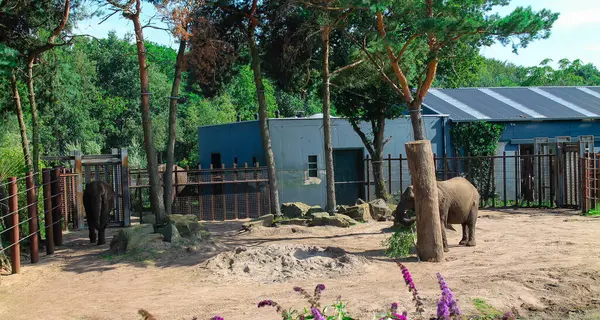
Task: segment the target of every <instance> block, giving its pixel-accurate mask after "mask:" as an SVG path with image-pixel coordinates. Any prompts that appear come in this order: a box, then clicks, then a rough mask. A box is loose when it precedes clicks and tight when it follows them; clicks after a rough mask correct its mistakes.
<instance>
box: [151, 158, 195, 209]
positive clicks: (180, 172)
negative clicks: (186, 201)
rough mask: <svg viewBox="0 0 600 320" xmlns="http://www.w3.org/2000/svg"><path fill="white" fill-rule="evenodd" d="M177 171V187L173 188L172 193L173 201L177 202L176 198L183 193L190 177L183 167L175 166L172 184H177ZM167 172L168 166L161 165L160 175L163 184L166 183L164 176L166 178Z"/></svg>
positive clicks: (159, 168)
mask: <svg viewBox="0 0 600 320" xmlns="http://www.w3.org/2000/svg"><path fill="white" fill-rule="evenodd" d="M175 170H177V185H178V186H177V187H173V189H172V192H171V201H174V200H175V196H176V195H177V194H179V193H181V191H182V190H183V189H184V188H185V185H186V184H187V182H188V175H187V171H185V169H183V168H182V167H179V166H177V165H173V173H172V178H171V179H172V183H173V184H175V181H176V179H175ZM165 171H167V165H166V164H164V163H163V164H160V165H159V166H158V173H159V178H160V181H161V183H163V181H164V176H165V174H164V173H165Z"/></svg>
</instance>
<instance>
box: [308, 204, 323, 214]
mask: <svg viewBox="0 0 600 320" xmlns="http://www.w3.org/2000/svg"><path fill="white" fill-rule="evenodd" d="M315 212H325V210H324V209H323V208H321V207H320V206H312V207H310V209H308V212H306V214H307V215H308V216H310V215H312V214H313V213H315Z"/></svg>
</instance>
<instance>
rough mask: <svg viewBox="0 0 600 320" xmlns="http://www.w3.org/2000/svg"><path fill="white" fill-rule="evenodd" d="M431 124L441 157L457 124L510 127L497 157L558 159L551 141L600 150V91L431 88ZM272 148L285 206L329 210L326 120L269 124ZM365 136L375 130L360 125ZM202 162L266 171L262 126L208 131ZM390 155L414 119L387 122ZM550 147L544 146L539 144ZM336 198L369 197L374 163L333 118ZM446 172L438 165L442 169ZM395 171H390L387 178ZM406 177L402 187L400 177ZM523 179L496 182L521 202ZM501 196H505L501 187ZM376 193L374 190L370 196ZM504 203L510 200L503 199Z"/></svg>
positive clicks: (426, 107)
mask: <svg viewBox="0 0 600 320" xmlns="http://www.w3.org/2000/svg"><path fill="white" fill-rule="evenodd" d="M423 113H424V117H423V119H424V123H425V128H426V134H427V137H428V139H430V140H431V143H432V147H433V151H434V153H436V154H437V155H443V154H448V155H452V154H453V148H452V141H451V137H450V129H451V128H452V126H453V125H454V124H456V123H460V122H472V121H488V122H498V123H504V124H505V130H504V133H503V134H502V137H501V139H500V141H499V145H498V150H497V152H498V154H503V153H504V152H506V154H507V155H509V156H510V155H514V154H515V153H516V152H518V153H519V154H527V153H529V154H531V153H537V152H538V149H539V148H540V146H543V147H541V148H542V149H543V151H544V152H547V153H554V152H556V150H554V145H553V144H552V142H554V141H556V139H558V140H559V141H570V142H571V143H577V142H578V140H579V139H580V137H582V136H585V137H589V136H593V141H594V142H593V145H594V149H598V147H600V144H599V142H600V141H599V139H600V123H599V122H598V121H599V120H600V87H531V88H465V89H432V90H430V91H429V93H428V94H427V96H426V98H425V101H424V104H423ZM268 126H269V130H270V134H271V142H272V149H273V153H274V156H275V163H276V166H277V175H278V183H279V185H278V189H279V195H280V201H281V202H291V201H301V202H305V203H307V204H310V205H321V206H325V203H326V186H325V165H324V162H325V157H324V147H323V129H322V119H321V116H320V115H315V116H312V117H308V118H276V119H269V120H268ZM361 127H362V128H363V129H364V131H365V132H370V131H369V127H370V125H369V124H366V123H364V124H361ZM198 135H199V142H198V146H199V161H200V165H201V166H202V167H204V168H207V167H209V166H210V165H211V164H212V165H213V166H216V167H220V166H221V165H222V164H224V165H225V166H226V167H232V165H233V163H236V164H237V165H238V166H243V165H244V163H247V164H248V165H253V164H255V163H259V165H260V164H264V163H265V157H264V150H263V146H262V143H261V139H260V127H259V123H258V121H246V122H237V123H229V124H222V125H213V126H204V127H200V128H199V129H198ZM385 135H386V137H390V138H391V140H390V142H389V143H388V144H386V146H385V149H384V154H385V155H386V156H387V155H388V154H389V155H391V156H392V157H394V158H397V157H398V156H399V155H400V154H405V149H404V144H405V143H406V142H409V141H412V140H413V134H412V127H411V124H410V120H409V119H408V118H400V119H395V120H389V121H387V122H386V132H385ZM536 141H537V142H544V141H545V142H546V143H545V144H541V143H535V142H536ZM332 143H333V149H334V166H335V179H336V181H337V182H348V183H338V184H336V197H337V200H338V203H339V204H353V203H354V202H355V201H356V198H359V197H360V198H363V199H365V198H366V193H367V190H369V189H367V188H366V187H365V186H364V184H362V185H361V184H360V183H351V182H353V181H354V182H356V181H364V180H365V176H366V174H367V170H366V168H365V162H364V161H363V159H364V158H365V157H366V156H367V151H366V149H365V148H364V145H363V143H362V141H361V140H360V138H359V136H358V135H357V134H356V133H355V132H354V130H353V129H352V127H351V125H350V124H349V122H348V121H347V120H345V119H342V118H336V117H333V118H332ZM384 166H385V169H384V170H386V172H388V173H389V174H390V175H391V176H392V182H391V187H392V188H391V189H392V191H393V192H397V191H399V190H402V189H403V188H404V187H406V186H407V185H408V184H409V181H410V177H409V172H408V168H407V166H406V165H404V166H403V167H402V166H398V165H392V166H390V167H389V168H388V166H387V164H385V165H384ZM438 168H439V164H438ZM388 170H389V171H388ZM400 176H403V177H404V178H403V180H402V181H400V179H399V178H397V177H400ZM517 177H518V174H517V173H516V172H514V171H512V173H508V172H507V177H506V179H505V180H504V179H503V178H504V177H499V178H498V179H497V180H496V182H497V183H501V182H502V183H503V181H507V185H509V186H510V187H509V188H508V189H507V194H508V195H509V196H508V198H509V199H511V198H514V197H515V196H514V195H515V186H516V184H515V183H514V182H516V181H515V179H516V178H517ZM498 190H503V188H501V187H500V186H499V185H498ZM373 195H374V188H372V187H371V188H370V197H371V198H372V197H373ZM501 196H503V195H502V194H501Z"/></svg>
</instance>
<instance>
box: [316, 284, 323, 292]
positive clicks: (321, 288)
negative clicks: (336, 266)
mask: <svg viewBox="0 0 600 320" xmlns="http://www.w3.org/2000/svg"><path fill="white" fill-rule="evenodd" d="M323 290H325V285H324V284H318V285H317V286H316V287H315V294H317V293H321V292H322V291H323Z"/></svg>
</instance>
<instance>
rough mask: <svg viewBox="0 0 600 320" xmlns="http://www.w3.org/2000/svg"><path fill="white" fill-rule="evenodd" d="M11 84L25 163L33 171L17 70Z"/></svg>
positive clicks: (13, 72) (13, 73)
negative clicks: (16, 74)
mask: <svg viewBox="0 0 600 320" xmlns="http://www.w3.org/2000/svg"><path fill="white" fill-rule="evenodd" d="M11 85H12V93H13V97H14V100H15V109H16V111H17V119H19V129H20V130H21V146H22V148H23V155H24V156H25V165H26V166H27V171H29V172H33V171H32V170H33V164H32V163H31V154H30V153H29V139H28V138H27V126H25V120H24V119H23V107H22V106H21V96H20V95H19V88H18V87H17V77H16V76H15V71H14V70H13V71H12V74H11Z"/></svg>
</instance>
